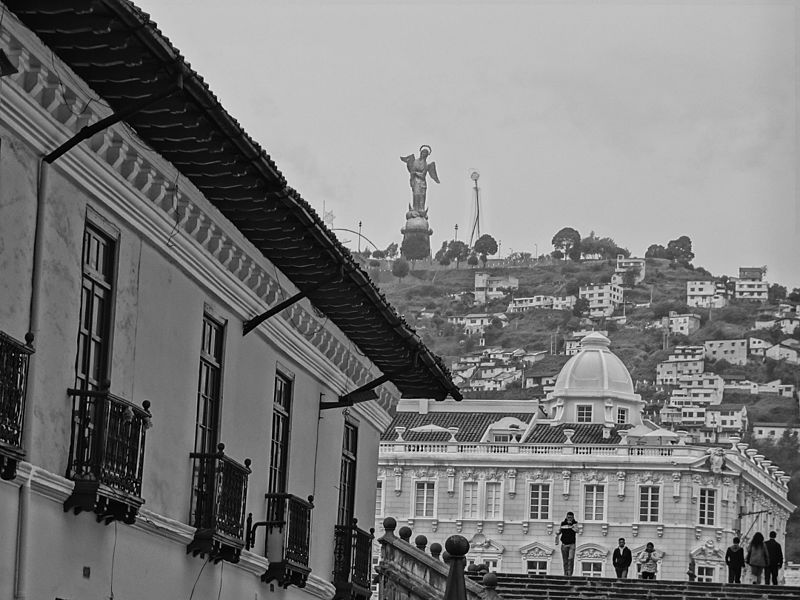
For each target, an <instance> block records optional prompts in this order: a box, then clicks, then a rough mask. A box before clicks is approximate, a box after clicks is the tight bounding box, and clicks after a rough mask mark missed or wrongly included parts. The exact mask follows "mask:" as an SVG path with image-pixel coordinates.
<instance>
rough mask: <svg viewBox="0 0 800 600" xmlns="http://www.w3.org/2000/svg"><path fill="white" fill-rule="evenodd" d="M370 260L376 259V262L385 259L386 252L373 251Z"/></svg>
mask: <svg viewBox="0 0 800 600" xmlns="http://www.w3.org/2000/svg"><path fill="white" fill-rule="evenodd" d="M372 258H377V259H378V260H382V259H384V258H386V251H385V250H375V252H373V253H372Z"/></svg>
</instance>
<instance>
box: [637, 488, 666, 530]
mask: <svg viewBox="0 0 800 600" xmlns="http://www.w3.org/2000/svg"><path fill="white" fill-rule="evenodd" d="M660 491H661V489H660V488H659V487H658V486H654V485H643V486H642V487H640V488H639V520H640V521H641V522H643V523H656V522H658V504H659V495H660Z"/></svg>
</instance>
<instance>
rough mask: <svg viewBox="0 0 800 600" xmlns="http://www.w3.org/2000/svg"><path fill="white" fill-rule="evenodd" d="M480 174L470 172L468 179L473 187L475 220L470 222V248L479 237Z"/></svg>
mask: <svg viewBox="0 0 800 600" xmlns="http://www.w3.org/2000/svg"><path fill="white" fill-rule="evenodd" d="M480 176H481V175H480V173H478V172H477V171H472V173H470V176H469V177H470V179H472V181H473V183H474V184H475V187H474V188H473V189H474V190H475V220H474V221H473V222H472V231H470V234H469V247H470V248H472V244H474V243H475V241H476V240H477V239H478V238H479V237H481V199H480V188H479V187H478V179H479V178H480Z"/></svg>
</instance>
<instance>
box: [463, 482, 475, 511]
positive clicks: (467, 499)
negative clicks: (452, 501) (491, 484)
mask: <svg viewBox="0 0 800 600" xmlns="http://www.w3.org/2000/svg"><path fill="white" fill-rule="evenodd" d="M461 518H462V519H477V518H479V514H478V482H477V481H465V482H464V486H463V488H462V494H461Z"/></svg>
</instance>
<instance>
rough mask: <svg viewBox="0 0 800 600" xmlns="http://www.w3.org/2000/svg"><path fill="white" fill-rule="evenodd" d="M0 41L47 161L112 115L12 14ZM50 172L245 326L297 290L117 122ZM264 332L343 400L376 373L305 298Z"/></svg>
mask: <svg viewBox="0 0 800 600" xmlns="http://www.w3.org/2000/svg"><path fill="white" fill-rule="evenodd" d="M0 38H1V39H2V40H3V42H4V45H5V46H6V47H7V48H8V49H9V50H8V52H9V54H10V55H12V56H13V57H14V58H15V59H16V60H17V61H18V63H19V70H20V74H19V75H18V76H12V77H9V78H6V79H4V85H3V104H2V107H3V111H4V114H3V115H0V117H2V118H3V125H5V126H7V127H9V128H11V129H12V130H14V131H16V132H17V134H18V135H19V137H20V138H21V139H24V140H25V141H26V142H27V143H28V144H29V145H30V147H31V148H32V149H33V151H34V152H35V153H37V154H39V155H43V154H45V153H47V152H49V151H51V150H52V149H53V148H55V147H56V146H58V145H59V144H60V143H62V142H63V141H64V140H66V139H69V138H70V137H72V136H73V135H74V134H75V133H76V132H77V131H78V130H79V129H80V128H82V127H83V126H85V125H88V124H91V123H94V122H96V121H98V120H100V119H102V118H105V117H107V116H109V115H110V114H111V111H110V109H109V108H108V107H107V106H105V103H104V101H103V100H102V99H101V98H99V97H98V96H97V95H96V94H94V93H93V92H92V91H91V90H90V89H89V88H88V86H86V84H85V83H83V82H82V81H81V80H80V79H79V77H78V76H77V75H75V74H74V73H73V72H72V71H71V70H70V69H69V67H67V66H66V65H64V64H62V63H60V64H59V65H58V70H57V71H56V70H55V68H54V66H53V61H58V59H57V58H53V57H52V53H51V52H50V51H49V50H48V49H47V48H46V47H44V46H43V45H42V43H41V41H40V40H39V39H38V38H37V37H36V36H35V35H34V34H33V33H32V32H30V31H29V30H28V29H27V28H26V27H25V26H23V25H22V24H20V23H19V21H18V20H17V19H16V17H15V16H14V15H13V14H12V13H8V14H6V18H5V19H4V21H3V23H2V29H0ZM53 168H55V169H56V170H58V171H59V172H61V173H62V174H64V175H65V176H66V177H67V178H69V179H70V180H71V181H72V182H74V183H75V184H76V185H77V186H79V187H80V188H82V189H84V190H85V191H86V192H87V194H89V195H90V196H92V197H94V198H102V203H103V204H104V205H105V206H106V207H107V208H108V209H109V210H110V211H112V212H113V213H114V214H115V215H116V216H118V217H120V218H121V219H123V220H124V221H126V222H127V223H128V224H129V225H130V226H131V227H132V228H133V229H134V230H136V231H137V233H139V234H140V235H142V236H143V237H144V238H145V239H147V240H149V242H150V243H151V244H152V245H153V247H154V248H156V249H157V250H158V251H159V252H160V253H162V255H164V256H165V257H166V258H167V260H170V261H171V262H173V263H174V264H176V266H178V267H179V268H180V269H181V270H183V271H184V272H186V273H187V274H189V275H190V276H191V277H193V278H196V279H197V280H198V281H204V282H206V285H207V286H208V289H209V292H210V293H211V294H213V295H214V296H216V297H217V298H218V299H220V300H222V301H224V302H225V303H226V304H227V305H228V306H229V307H230V308H231V310H232V312H233V313H234V314H236V316H237V317H239V318H240V319H242V320H243V321H244V320H246V319H248V318H250V317H252V316H253V315H255V314H259V313H261V312H263V311H264V310H265V309H266V308H268V307H269V306H271V305H274V304H275V303H277V302H279V301H281V300H282V299H283V298H287V297H289V296H291V295H293V294H294V293H296V291H297V290H296V289H295V288H294V286H293V285H292V284H291V283H290V282H289V281H288V280H287V279H286V278H285V277H283V276H282V275H281V274H280V273H279V272H278V270H277V269H276V268H275V267H274V265H272V263H271V262H270V261H268V260H267V259H266V258H265V257H264V256H263V255H262V254H261V253H260V252H259V251H258V250H257V249H256V248H255V247H254V246H253V245H252V244H251V243H250V242H249V241H248V240H247V239H246V238H245V237H244V235H242V233H241V232H240V231H239V230H238V229H237V228H236V227H235V226H234V225H233V224H232V223H230V222H229V221H228V220H227V219H225V218H224V217H223V216H222V215H221V214H220V212H219V211H218V210H217V209H216V208H215V207H214V206H213V205H211V203H210V202H209V201H208V200H207V199H206V198H205V197H204V196H203V195H202V193H201V192H200V191H199V190H197V188H196V187H194V185H192V183H191V182H190V181H188V180H187V179H186V178H184V177H183V176H182V175H180V174H179V173H178V171H177V170H176V169H175V168H174V166H173V165H172V164H170V163H169V162H167V161H166V160H164V159H163V158H162V157H161V156H160V155H159V154H157V153H156V152H155V151H153V150H151V149H150V148H148V147H147V146H146V145H145V144H144V143H143V142H141V141H140V140H139V139H138V138H137V137H136V135H135V133H134V132H133V131H132V130H131V129H130V128H129V127H127V126H126V125H125V124H117V125H114V126H112V127H110V128H108V129H106V130H104V131H102V132H100V133H98V134H96V135H95V136H94V137H92V138H91V139H90V140H89V141H88V142H86V143H82V144H79V145H78V146H76V147H75V148H73V149H72V150H71V151H70V152H69V153H67V154H65V155H64V156H62V157H61V158H60V159H59V160H58V162H56V163H55V164H54V165H53ZM256 331H258V335H261V336H262V337H263V338H264V339H265V340H268V341H269V342H271V343H274V344H275V345H276V346H277V347H278V348H279V349H282V351H284V352H286V354H287V355H288V356H290V357H292V358H294V359H295V360H298V361H299V362H301V363H302V364H304V365H305V366H306V367H307V368H308V369H309V372H310V373H311V374H312V376H314V377H316V378H317V379H318V380H319V381H320V382H321V383H323V384H324V385H326V386H329V387H330V388H332V389H333V390H334V391H335V392H337V393H339V394H345V393H347V392H349V391H351V390H352V389H354V388H355V387H358V386H360V385H363V384H364V383H366V382H367V381H369V380H370V379H373V378H374V377H376V376H377V373H379V371H378V369H377V368H376V367H375V366H374V365H373V364H372V362H371V361H369V359H367V358H366V357H365V356H363V354H361V353H360V352H358V350H357V349H356V348H355V347H354V345H353V344H352V342H350V341H349V340H348V339H347V338H346V337H345V336H344V334H343V333H342V332H341V330H339V328H338V327H336V326H335V325H334V324H333V323H331V322H330V321H328V319H326V318H324V317H320V316H318V315H317V314H316V312H315V310H314V308H313V306H312V305H311V304H310V303H309V302H308V301H302V302H300V303H297V304H295V305H293V306H292V307H290V308H288V309H286V310H285V311H283V312H282V313H281V314H280V315H279V316H278V317H276V318H273V319H270V320H268V321H267V322H265V323H264V324H262V325H261V326H259V327H258V328H257V330H256ZM376 391H378V392H379V395H380V397H379V400H378V404H380V407H379V408H378V409H376V410H367V411H365V412H364V415H363V416H364V418H366V419H368V420H370V421H371V422H372V424H373V425H374V426H375V427H376V428H380V426H381V424H382V423H383V422H384V421H385V418H383V417H382V415H380V414H379V413H381V412H385V410H384V408H388V407H390V406H392V405H393V404H394V403H395V402H396V400H397V398H398V393H397V390H396V388H395V387H394V386H393V385H391V384H384V385H383V386H381V387H380V388H379V389H378V390H376Z"/></svg>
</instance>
